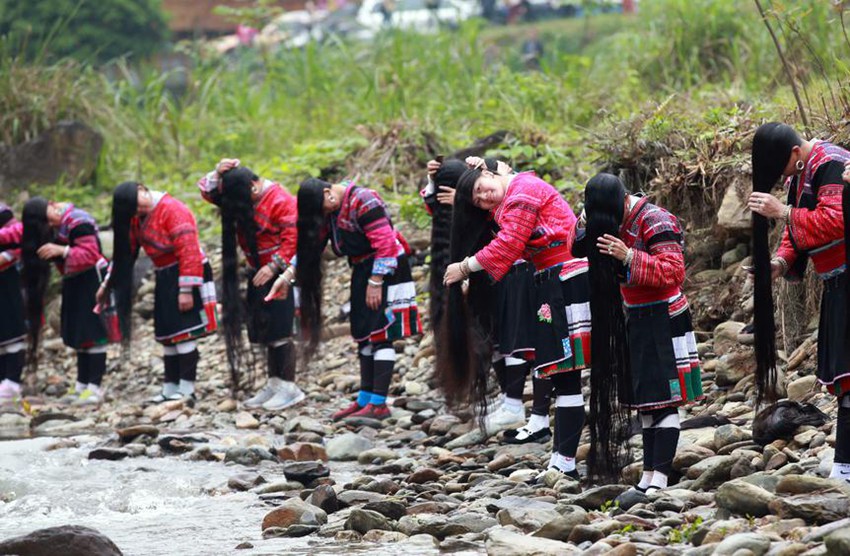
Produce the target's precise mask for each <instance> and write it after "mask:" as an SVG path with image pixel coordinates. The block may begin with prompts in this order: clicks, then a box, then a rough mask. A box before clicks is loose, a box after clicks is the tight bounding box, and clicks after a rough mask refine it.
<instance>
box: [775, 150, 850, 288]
mask: <svg viewBox="0 0 850 556" xmlns="http://www.w3.org/2000/svg"><path fill="white" fill-rule="evenodd" d="M848 160H850V152H848V151H846V150H844V149H842V148H841V147H838V146H836V145H833V144H831V143H827V142H826V141H815V144H814V146H813V147H812V152H811V153H810V154H809V157H808V159H807V160H806V166H805V167H804V168H803V171H802V173H801V174H800V176H793V177H791V178H789V179H788V181H787V182H786V186H787V187H788V189H789V195H788V197H789V201H790V203H791V205H792V206H793V207H794V208H792V209H791V218H790V222H789V223H788V225H787V226H786V227H785V230H784V231H783V233H782V242H781V243H780V246H779V249H778V250H777V253H776V256H777V257H779V258H782V259H784V260H785V262H786V263H788V266H789V267H793V266H794V264H795V263H796V262H797V261H798V259H799V258H800V255H801V254H805V255H808V256H810V257H811V259H812V263H813V264H814V266H815V271H816V272H817V273H818V274H819V275H820V276H821V278H824V279H825V278H829V277H830V276H833V275H835V273H836V272H840V271H841V270H842V269H843V268H844V262H845V255H844V218H843V212H842V210H841V192H842V190H843V188H844V180H843V179H842V177H841V174H842V173H843V171H844V163H845V162H847V161H848ZM799 274H800V272H799V271H795V272H791V273H790V275H789V277H790V278H799V277H800V276H799Z"/></svg>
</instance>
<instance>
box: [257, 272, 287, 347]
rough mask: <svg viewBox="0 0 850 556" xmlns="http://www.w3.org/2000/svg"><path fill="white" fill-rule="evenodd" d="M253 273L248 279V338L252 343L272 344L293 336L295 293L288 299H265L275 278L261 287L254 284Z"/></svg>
mask: <svg viewBox="0 0 850 556" xmlns="http://www.w3.org/2000/svg"><path fill="white" fill-rule="evenodd" d="M252 279H253V273H251V274H250V276H249V279H248V293H247V299H248V339H249V340H250V341H251V343H252V344H271V343H273V342H277V341H280V340H283V339H285V338H289V337H291V336H292V326H293V322H294V319H295V294H294V293H293V292H290V295H288V296H287V297H286V299H275V300H274V301H270V302H268V303H266V302H265V301H263V300H264V299H265V297H266V296H267V295H268V293H269V291H270V290H271V289H272V285H273V284H274V279H272V280H269V281H268V282H266V283H265V285H263V286H261V287H259V288H258V287H256V286H254V284H253V282H252V281H251V280H252Z"/></svg>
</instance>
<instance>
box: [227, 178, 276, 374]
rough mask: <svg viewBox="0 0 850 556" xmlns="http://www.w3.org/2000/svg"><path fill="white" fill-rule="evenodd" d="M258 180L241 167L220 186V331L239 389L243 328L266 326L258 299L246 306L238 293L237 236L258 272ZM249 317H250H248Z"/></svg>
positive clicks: (243, 350) (243, 359) (231, 371)
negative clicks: (254, 193)
mask: <svg viewBox="0 0 850 556" xmlns="http://www.w3.org/2000/svg"><path fill="white" fill-rule="evenodd" d="M258 179H260V178H259V177H258V176H257V175H256V174H255V173H254V172H252V171H251V170H250V169H249V168H246V167H244V166H240V167H237V168H233V169H232V170H229V171H227V172H225V173H224V174H222V176H221V183H222V191H221V200H220V202H219V206H220V208H221V267H222V271H221V287H222V298H221V307H222V318H221V323H222V329H223V331H224V343H225V346H226V349H227V363H228V365H229V366H230V379H231V383H232V385H233V388H234V389H238V388H239V384H240V380H239V378H240V375H239V371H240V369H241V368H242V365H243V363H244V362H245V361H247V360H248V358H247V357H245V345H244V343H243V342H242V327H243V325H244V324H245V322H246V321H247V319H248V318H252V319H254V321H255V322H256V323H257V324H258V325H259V327H260V328H264V327H267V326H268V322H267V319H266V318H264V317H266V313H265V312H264V311H262V310H261V307H260V304H262V303H263V300H262V298H261V296H254V300H253V302H254V303H253V306H252V307H247V306H246V303H245V301H244V300H243V298H242V295H241V293H240V290H239V254H238V252H237V251H238V245H237V244H238V239H237V233H239V234H241V235H242V237H243V238H244V240H245V242H246V243H247V245H248V251H249V256H248V258H249V259H250V260H249V263H250V264H251V266H252V267H253V268H256V269H258V270H259V267H260V255H259V253H258V252H257V224H256V222H255V221H254V201H253V200H252V199H251V187H252V183H253V182H255V181H257V180H258ZM249 314H250V317H249Z"/></svg>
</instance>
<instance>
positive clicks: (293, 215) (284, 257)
mask: <svg viewBox="0 0 850 556" xmlns="http://www.w3.org/2000/svg"><path fill="white" fill-rule="evenodd" d="M272 187H280V186H279V185H277V184H274V185H273V186H272ZM274 220H275V222H276V223H277V224H278V225H280V248H279V249H278V250H277V253H275V254H274V255H273V256H272V259H273V260H274V262H275V264H277V265H278V267H279V268H280V270H283V269H284V268H286V266H287V265H289V264H291V261H292V259H293V258H295V250H296V247H297V246H298V228H297V223H298V207H297V205H296V201H295V199H294V198H292V197H289V196H286V198H285V199H284V200H282V201H281V202H280V203H276V204H275V212H274Z"/></svg>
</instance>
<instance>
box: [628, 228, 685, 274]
mask: <svg viewBox="0 0 850 556" xmlns="http://www.w3.org/2000/svg"><path fill="white" fill-rule="evenodd" d="M641 228H642V229H641V233H642V235H643V236H644V238H645V239H644V243H645V245H646V249H647V250H646V251H642V250H639V249H634V251H633V254H634V255H633V257H632V261H631V264H630V265H629V268H628V271H627V272H626V282H627V283H628V284H632V285H636V286H646V287H650V288H669V287H672V286H681V285H682V284H683V283H684V282H685V255H684V251H683V249H682V233H681V231H680V230H679V229H678V226H676V225H675V224H674V223H673V222H672V221H671V220H670V218H662V219H659V220H658V221H656V222H652V223H646V224H644V225H642V226H641Z"/></svg>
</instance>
